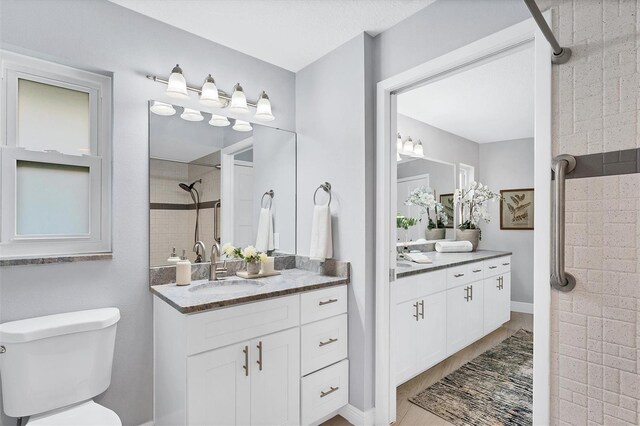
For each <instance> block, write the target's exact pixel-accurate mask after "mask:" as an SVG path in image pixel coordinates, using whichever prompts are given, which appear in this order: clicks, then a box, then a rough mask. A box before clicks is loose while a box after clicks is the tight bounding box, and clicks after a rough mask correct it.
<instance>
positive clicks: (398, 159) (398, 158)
mask: <svg viewBox="0 0 640 426" xmlns="http://www.w3.org/2000/svg"><path fill="white" fill-rule="evenodd" d="M396 161H402V157H400V153H399V152H396Z"/></svg>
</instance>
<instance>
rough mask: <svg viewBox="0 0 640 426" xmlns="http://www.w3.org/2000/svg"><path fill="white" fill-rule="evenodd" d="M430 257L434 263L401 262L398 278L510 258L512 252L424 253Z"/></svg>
mask: <svg viewBox="0 0 640 426" xmlns="http://www.w3.org/2000/svg"><path fill="white" fill-rule="evenodd" d="M424 254H425V255H427V256H429V258H430V259H431V261H432V263H414V262H410V261H408V260H399V261H398V263H397V267H396V277H397V278H403V277H408V276H410V275H417V274H424V273H425V272H432V271H437V270H438V269H445V268H450V267H452V266H459V265H464V264H466V263H473V262H478V261H480V260H488V259H494V258H496V257H502V256H509V255H511V252H510V251H493V250H478V251H474V252H469V253H438V252H435V251H432V252H427V253H424Z"/></svg>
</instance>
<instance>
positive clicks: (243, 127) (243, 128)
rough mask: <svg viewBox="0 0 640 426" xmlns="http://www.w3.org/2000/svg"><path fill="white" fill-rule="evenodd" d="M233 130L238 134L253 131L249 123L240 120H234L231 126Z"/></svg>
mask: <svg viewBox="0 0 640 426" xmlns="http://www.w3.org/2000/svg"><path fill="white" fill-rule="evenodd" d="M233 130H237V131H239V132H250V131H251V130H253V127H251V123H248V122H246V121H242V120H236V122H235V124H234V125H233Z"/></svg>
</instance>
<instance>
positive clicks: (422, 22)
mask: <svg viewBox="0 0 640 426" xmlns="http://www.w3.org/2000/svg"><path fill="white" fill-rule="evenodd" d="M528 18H530V15H529V11H528V10H527V8H526V6H525V5H524V3H523V2H522V1H519V0H439V1H436V2H435V3H433V4H431V5H430V6H428V7H425V8H424V9H422V10H420V11H419V12H417V13H415V14H414V15H412V16H410V17H408V18H407V19H405V20H404V21H402V22H399V23H398V24H396V25H395V26H393V27H392V28H389V29H388V30H387V31H384V32H383V33H381V34H379V35H378V36H377V37H376V38H375V39H374V46H375V55H376V62H375V73H374V76H375V79H376V81H381V80H384V79H386V78H389V77H391V76H393V75H395V74H398V73H400V72H402V71H406V70H408V69H409V68H412V67H415V66H417V65H420V64H423V63H425V62H427V61H429V60H431V59H433V58H436V57H438V56H441V55H444V54H445V53H448V52H451V51H452V50H455V49H457V48H459V47H462V46H464V45H466V44H469V43H471V42H474V41H476V40H478V39H480V38H482V37H486V36H488V35H490V34H493V33H495V32H496V31H500V30H502V29H504V28H507V27H509V26H511V25H513V24H516V23H518V22H520V21H524V20H525V19H528Z"/></svg>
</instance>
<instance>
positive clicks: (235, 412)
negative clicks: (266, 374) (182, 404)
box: [176, 342, 251, 426]
mask: <svg viewBox="0 0 640 426" xmlns="http://www.w3.org/2000/svg"><path fill="white" fill-rule="evenodd" d="M249 351H250V348H249V342H244V343H238V344H235V345H231V346H227V347H224V348H220V349H215V350H212V351H208V352H204V353H201V354H198V355H192V356H190V357H188V358H187V413H188V414H187V421H188V424H189V425H225V426H228V425H248V424H249V423H250V417H249V415H250V410H249V408H250V403H251V400H250V397H251V393H250V377H249V375H248V374H249V371H248V369H249V368H250V366H249V362H250V360H249ZM176 362H179V360H176Z"/></svg>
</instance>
